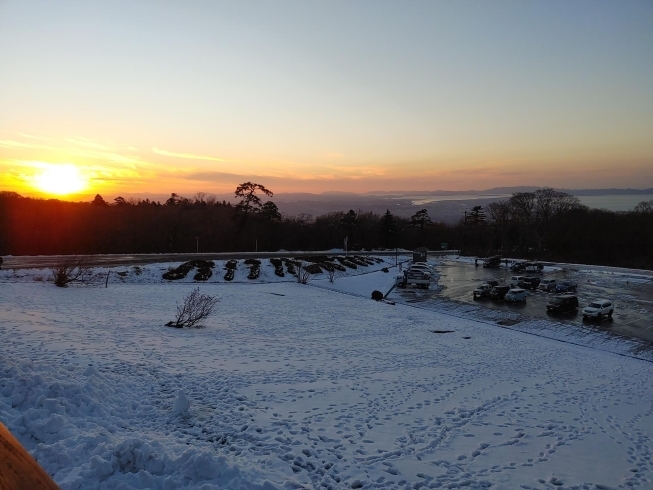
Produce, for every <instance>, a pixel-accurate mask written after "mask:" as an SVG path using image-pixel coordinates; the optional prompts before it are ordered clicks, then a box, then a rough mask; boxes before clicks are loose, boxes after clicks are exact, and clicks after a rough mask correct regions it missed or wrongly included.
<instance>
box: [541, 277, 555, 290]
mask: <svg viewBox="0 0 653 490" xmlns="http://www.w3.org/2000/svg"><path fill="white" fill-rule="evenodd" d="M557 285H558V283H557V282H556V280H555V279H542V281H541V282H540V289H541V290H542V291H555V290H556V286H557Z"/></svg>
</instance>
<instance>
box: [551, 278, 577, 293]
mask: <svg viewBox="0 0 653 490" xmlns="http://www.w3.org/2000/svg"><path fill="white" fill-rule="evenodd" d="M577 288H578V284H576V283H575V282H574V281H562V282H560V284H558V285H557V286H556V292H557V293H569V292H572V291H573V292H574V293H575V292H576V289H577Z"/></svg>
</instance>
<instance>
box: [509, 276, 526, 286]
mask: <svg viewBox="0 0 653 490" xmlns="http://www.w3.org/2000/svg"><path fill="white" fill-rule="evenodd" d="M524 277H526V276H512V277H511V278H510V287H511V288H517V287H519V283H520V282H522V281H523V280H524Z"/></svg>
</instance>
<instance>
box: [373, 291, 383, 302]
mask: <svg viewBox="0 0 653 490" xmlns="http://www.w3.org/2000/svg"><path fill="white" fill-rule="evenodd" d="M372 299H373V300H375V301H381V300H382V299H383V293H382V292H381V291H372Z"/></svg>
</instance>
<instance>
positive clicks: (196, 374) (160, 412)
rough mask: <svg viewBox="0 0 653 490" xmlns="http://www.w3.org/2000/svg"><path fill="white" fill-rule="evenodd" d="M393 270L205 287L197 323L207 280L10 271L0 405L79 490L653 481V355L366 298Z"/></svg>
mask: <svg viewBox="0 0 653 490" xmlns="http://www.w3.org/2000/svg"><path fill="white" fill-rule="evenodd" d="M141 275H142V274H141ZM392 275H393V274H392V273H388V274H384V273H382V272H376V273H372V274H367V275H362V276H359V278H340V279H337V280H336V281H335V282H334V283H333V284H330V283H328V281H324V280H322V281H314V282H313V283H312V286H318V287H311V285H309V286H303V285H299V284H296V283H290V282H286V283H270V284H265V283H261V284H258V285H255V286H252V285H250V284H224V283H220V282H216V283H214V284H205V285H201V286H200V287H201V289H202V291H203V292H208V293H210V294H215V295H217V296H219V297H220V299H221V301H220V303H219V313H218V314H217V315H216V316H214V317H212V318H210V319H209V320H208V321H207V322H206V328H203V329H193V330H177V329H171V328H166V327H163V324H164V323H165V322H167V321H168V320H171V319H172V316H173V314H174V308H175V304H176V303H177V302H178V301H180V299H181V298H182V297H183V296H184V294H186V293H187V292H189V291H190V290H191V289H192V288H193V287H195V285H194V284H189V283H177V284H151V283H150V284H137V283H133V284H128V283H125V284H121V283H114V284H112V285H110V286H109V288H107V289H105V288H103V287H70V288H67V289H59V288H55V287H54V286H52V285H51V284H47V283H38V282H34V281H33V280H32V281H31V282H5V283H2V284H0V301H1V308H0V340H1V342H0V421H2V422H3V423H4V424H6V425H7V426H8V428H9V429H10V430H11V431H12V433H14V434H15V435H16V437H17V438H18V439H19V440H20V441H21V442H22V443H23V444H24V445H25V446H26V447H27V448H28V449H29V450H30V451H31V452H32V454H33V455H34V456H35V457H36V458H37V460H38V461H39V463H41V465H42V466H43V467H44V468H45V469H46V470H47V471H48V472H49V473H50V474H52V475H54V478H55V480H56V481H57V483H59V484H60V485H61V487H62V489H63V490H68V489H77V488H83V489H86V488H88V489H90V488H102V489H119V488H120V489H130V488H139V489H140V488H152V489H174V488H202V489H204V490H209V489H217V488H302V487H305V488H318V487H322V488H360V487H363V488H419V487H420V486H424V487H430V488H458V487H464V488H472V489H474V488H498V489H511V488H537V489H544V488H583V489H595V488H641V489H650V488H651V487H652V485H653V484H652V482H653V460H652V459H651V458H652V453H651V447H652V446H653V444H652V437H653V375H652V372H653V364H651V363H648V362H645V361H640V360H636V359H631V358H626V357H621V356H617V355H614V354H610V353H605V352H600V351H597V350H592V349H588V348H584V347H579V346H574V345H569V344H563V343H560V342H555V341H553V340H549V339H545V338H538V337H533V336H530V335H525V334H522V333H520V332H515V331H510V330H506V329H501V328H498V327H496V326H491V325H487V324H484V323H477V322H474V321H472V320H468V319H463V318H455V317H452V316H448V315H445V314H441V313H438V312H434V311H427V310H422V309H418V308H413V307H410V306H407V305H400V304H397V305H394V306H393V305H389V304H385V303H378V302H375V301H371V300H369V299H366V298H368V297H369V292H368V291H367V290H369V287H370V286H373V285H377V284H381V286H380V287H378V288H377V287H375V289H382V288H383V287H384V284H385V283H384V281H386V280H387V278H388V277H391V276H392ZM352 279H356V280H357V281H359V283H357V284H356V285H351V284H348V282H347V281H350V280H352ZM377 281H378V282H377ZM135 282H137V281H136V280H135ZM323 287H332V288H334V289H338V288H340V290H341V291H342V292H348V293H350V294H338V293H337V292H334V291H328V290H324V289H323ZM352 293H353V294H361V295H362V296H364V297H356V296H352ZM434 331H437V332H441V333H434ZM180 390H183V393H182V394H181V395H180V393H179V391H180ZM185 398H187V399H188V401H189V402H190V407H189V409H188V410H187V411H186V410H184V408H185V407H184V403H182V402H183V401H184V399H185ZM175 408H177V410H175Z"/></svg>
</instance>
